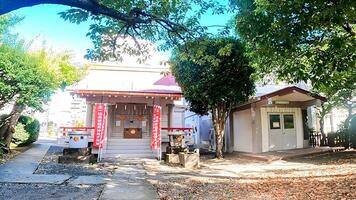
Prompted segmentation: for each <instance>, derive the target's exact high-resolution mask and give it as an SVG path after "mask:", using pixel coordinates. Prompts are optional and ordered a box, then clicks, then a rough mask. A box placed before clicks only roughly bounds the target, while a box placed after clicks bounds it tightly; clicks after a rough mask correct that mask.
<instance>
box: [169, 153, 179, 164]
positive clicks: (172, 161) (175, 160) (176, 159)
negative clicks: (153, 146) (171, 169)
mask: <svg viewBox="0 0 356 200" xmlns="http://www.w3.org/2000/svg"><path fill="white" fill-rule="evenodd" d="M166 163H168V164H180V161H179V155H178V154H166Z"/></svg>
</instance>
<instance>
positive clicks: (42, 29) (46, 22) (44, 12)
mask: <svg viewBox="0 0 356 200" xmlns="http://www.w3.org/2000/svg"><path fill="white" fill-rule="evenodd" d="M68 8H69V7H67V6H61V5H39V6H34V7H29V8H22V9H19V10H16V11H14V13H16V14H18V15H20V16H23V17H25V18H24V20H23V21H21V22H20V23H19V24H18V25H16V27H15V29H14V32H17V33H19V36H20V38H22V39H25V41H31V40H33V39H35V38H36V37H39V38H40V40H45V41H46V44H47V45H48V46H50V47H52V48H53V49H58V50H70V51H72V52H73V54H75V56H76V57H80V58H81V57H82V56H83V55H84V54H85V52H86V49H88V48H91V46H92V43H91V40H90V39H89V38H88V37H86V33H87V32H88V29H89V25H90V22H86V23H81V24H79V25H78V24H73V23H70V22H66V21H64V20H63V19H61V18H60V17H59V15H58V14H57V13H59V12H61V11H64V10H66V9H68ZM231 16H232V15H231V14H226V15H220V16H216V15H214V16H212V15H210V14H207V15H205V16H204V17H203V19H202V24H204V25H216V24H225V23H226V22H227V21H228V20H229V19H231ZM165 55H166V56H169V52H166V53H165Z"/></svg>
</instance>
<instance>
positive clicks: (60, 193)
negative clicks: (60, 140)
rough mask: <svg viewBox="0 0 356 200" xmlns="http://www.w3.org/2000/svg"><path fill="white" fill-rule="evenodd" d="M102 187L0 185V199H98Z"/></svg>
mask: <svg viewBox="0 0 356 200" xmlns="http://www.w3.org/2000/svg"><path fill="white" fill-rule="evenodd" d="M103 189H104V185H99V186H98V185H96V186H88V185H81V186H71V185H47V184H8V183H6V184H0V199H4V200H5V199H6V200H19V199H22V200H38V199H43V200H47V199H60V200H72V199H73V200H91V199H98V198H99V196H100V193H101V192H102V190H103Z"/></svg>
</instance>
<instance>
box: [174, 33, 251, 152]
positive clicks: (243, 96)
mask: <svg viewBox="0 0 356 200" xmlns="http://www.w3.org/2000/svg"><path fill="white" fill-rule="evenodd" d="M244 53H245V50H244V46H243V45H242V44H241V42H240V41H238V40H236V39H234V38H204V39H199V40H194V41H189V42H187V43H185V44H184V45H181V46H179V47H178V48H177V49H175V51H174V52H173V56H172V58H171V63H172V72H173V75H174V76H175V78H176V80H177V83H178V84H179V85H180V87H181V88H182V92H183V94H184V97H185V98H186V99H187V100H188V101H189V103H190V110H192V111H193V112H196V113H198V114H201V115H203V114H207V113H208V112H211V113H212V117H213V123H214V130H215V134H216V138H217V142H216V145H217V148H216V149H217V153H216V156H217V157H218V158H221V157H222V152H221V150H222V137H223V134H224V128H225V121H226V118H227V117H228V116H229V114H230V111H231V109H232V108H233V107H234V106H236V105H238V104H241V103H243V102H245V101H247V100H248V98H249V97H250V95H252V93H253V92H254V81H253V80H252V77H251V75H252V73H253V72H254V69H253V68H252V67H250V66H249V61H248V59H247V58H246V56H245V55H244Z"/></svg>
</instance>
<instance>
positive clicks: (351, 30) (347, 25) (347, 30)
mask: <svg viewBox="0 0 356 200" xmlns="http://www.w3.org/2000/svg"><path fill="white" fill-rule="evenodd" d="M342 28H343V29H344V30H345V31H346V32H348V33H349V34H350V35H351V36H356V32H355V31H354V30H353V29H352V26H351V25H350V23H345V24H343V25H342Z"/></svg>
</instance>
